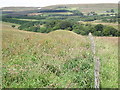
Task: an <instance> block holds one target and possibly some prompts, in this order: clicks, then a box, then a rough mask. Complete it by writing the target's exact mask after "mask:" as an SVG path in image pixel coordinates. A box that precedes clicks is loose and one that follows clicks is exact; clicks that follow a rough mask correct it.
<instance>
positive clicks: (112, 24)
mask: <svg viewBox="0 0 120 90" xmlns="http://www.w3.org/2000/svg"><path fill="white" fill-rule="evenodd" d="M81 22H82V21H81ZM82 23H84V24H86V23H89V24H95V25H96V24H103V25H107V26H112V27H114V28H116V29H118V23H107V22H102V21H99V20H96V21H88V22H82Z"/></svg>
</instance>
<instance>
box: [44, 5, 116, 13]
mask: <svg viewBox="0 0 120 90" xmlns="http://www.w3.org/2000/svg"><path fill="white" fill-rule="evenodd" d="M58 8H59V9H63V8H64V9H65V8H68V9H75V10H79V11H81V12H83V13H88V12H97V13H104V11H106V10H109V9H115V11H116V12H118V11H117V10H118V4H117V3H99V4H67V5H53V6H47V7H43V8H42V9H58Z"/></svg>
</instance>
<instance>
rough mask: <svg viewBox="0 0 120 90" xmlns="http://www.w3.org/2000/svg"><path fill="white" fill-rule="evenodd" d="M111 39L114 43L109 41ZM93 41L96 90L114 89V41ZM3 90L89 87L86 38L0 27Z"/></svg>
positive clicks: (89, 59) (89, 60) (68, 33)
mask: <svg viewBox="0 0 120 90" xmlns="http://www.w3.org/2000/svg"><path fill="white" fill-rule="evenodd" d="M110 39H114V40H112V41H111V40H110ZM110 39H109V38H96V39H95V40H96V47H97V50H98V51H97V55H98V56H99V57H100V62H101V72H100V78H101V79H100V87H101V88H108V87H109V88H117V87H118V85H117V84H118V82H117V72H118V71H117V68H118V65H117V64H118V63H117V54H116V53H117V39H116V38H110ZM2 46H3V49H2V51H3V88H41V87H44V88H66V87H67V88H93V87H94V73H93V71H94V62H93V58H92V54H91V48H90V43H89V39H88V38H87V37H84V36H81V35H77V34H75V33H73V32H71V31H64V30H59V31H54V32H51V33H49V34H41V33H33V32H26V31H20V30H17V29H16V28H12V27H11V26H10V25H5V24H3V42H2Z"/></svg>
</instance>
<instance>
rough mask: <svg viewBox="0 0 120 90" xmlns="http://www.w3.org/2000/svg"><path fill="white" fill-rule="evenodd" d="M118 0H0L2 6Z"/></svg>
mask: <svg viewBox="0 0 120 90" xmlns="http://www.w3.org/2000/svg"><path fill="white" fill-rule="evenodd" d="M118 2H119V0H0V7H7V6H37V7H43V6H48V5H55V4H82V3H118Z"/></svg>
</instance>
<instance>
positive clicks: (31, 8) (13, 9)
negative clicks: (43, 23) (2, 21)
mask: <svg viewBox="0 0 120 90" xmlns="http://www.w3.org/2000/svg"><path fill="white" fill-rule="evenodd" d="M38 8H40V7H3V8H2V10H3V11H27V10H38Z"/></svg>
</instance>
